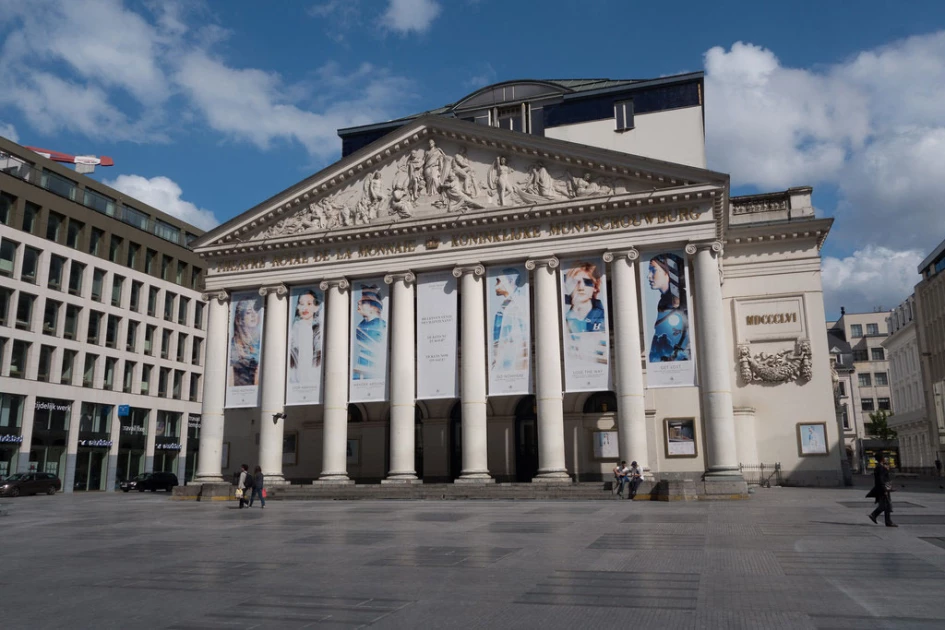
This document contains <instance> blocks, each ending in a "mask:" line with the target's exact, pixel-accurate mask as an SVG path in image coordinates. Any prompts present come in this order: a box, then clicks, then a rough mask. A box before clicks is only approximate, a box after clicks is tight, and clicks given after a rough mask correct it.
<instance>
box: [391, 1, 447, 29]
mask: <svg viewBox="0 0 945 630" xmlns="http://www.w3.org/2000/svg"><path fill="white" fill-rule="evenodd" d="M440 11H441V7H440V4H439V2H437V1H436V0H388V5H387V10H386V11H385V12H384V15H383V16H381V24H382V25H383V26H384V27H385V28H388V29H390V30H392V31H394V32H396V33H399V34H401V35H408V34H410V33H411V32H414V33H424V32H426V31H427V29H429V28H430V25H431V24H433V20H435V19H436V18H437V16H438V15H439V14H440Z"/></svg>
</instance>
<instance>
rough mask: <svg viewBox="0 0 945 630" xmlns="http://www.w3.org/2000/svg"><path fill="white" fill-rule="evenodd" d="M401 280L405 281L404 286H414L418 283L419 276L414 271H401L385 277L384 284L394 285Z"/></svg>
mask: <svg viewBox="0 0 945 630" xmlns="http://www.w3.org/2000/svg"><path fill="white" fill-rule="evenodd" d="M400 280H403V281H404V284H413V283H414V282H416V281H417V276H416V275H415V274H414V272H412V271H399V272H397V273H389V274H387V275H385V276H384V284H394V283H395V282H398V281H400Z"/></svg>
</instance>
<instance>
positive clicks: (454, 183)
mask: <svg viewBox="0 0 945 630" xmlns="http://www.w3.org/2000/svg"><path fill="white" fill-rule="evenodd" d="M440 192H441V193H442V194H443V197H444V198H445V200H446V211H447V212H453V211H455V210H466V209H469V208H476V209H478V208H484V207H485V206H484V205H483V204H481V203H479V202H478V201H476V200H475V199H473V198H472V197H470V196H469V195H467V194H466V192H465V191H464V190H463V185H462V183H461V182H460V180H459V178H458V177H456V173H455V172H450V173H447V175H446V181H445V182H443V185H442V186H440Z"/></svg>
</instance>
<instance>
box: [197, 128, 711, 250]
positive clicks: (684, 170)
mask: <svg viewBox="0 0 945 630" xmlns="http://www.w3.org/2000/svg"><path fill="white" fill-rule="evenodd" d="M726 184H727V176H725V175H721V174H719V173H714V172H712V171H707V170H704V169H698V168H694V167H690V166H685V165H680V164H672V163H669V162H662V161H659V160H652V159H648V158H642V157H638V156H633V155H627V154H623V153H618V152H614V151H607V150H603V149H596V148H594V147H589V146H585V145H580V144H575V143H571V142H565V141H561V140H554V139H549V138H543V137H538V136H532V135H528V134H522V133H516V132H512V131H507V130H502V129H495V128H492V127H485V126H483V125H477V124H474V123H469V122H464V121H459V120H455V119H446V118H441V117H424V118H420V119H417V120H416V121H413V122H412V123H409V124H408V125H405V126H404V127H402V128H400V129H398V130H397V131H395V132H392V133H390V134H388V135H387V136H385V137H384V138H381V139H380V140H377V141H376V142H374V143H372V144H371V145H369V146H367V147H365V148H363V149H361V150H360V151H358V152H356V153H354V154H352V155H350V156H348V157H347V158H345V159H343V160H341V161H339V162H336V163H335V164H333V165H331V166H329V167H327V168H326V169H324V170H322V171H321V172H319V173H317V174H315V175H313V176H312V177H310V178H308V179H306V180H305V181H303V182H300V183H299V184H297V185H296V186H293V187H292V188H291V189H288V190H286V191H283V192H282V193H280V194H278V195H276V196H274V197H273V198H271V199H269V200H268V201H266V202H264V203H262V204H260V205H258V206H256V207H255V208H253V209H251V210H248V211H247V212H245V213H243V214H242V215H240V216H238V217H236V218H234V219H232V220H231V221H229V222H227V223H225V224H224V225H221V226H220V227H218V228H216V229H215V230H213V231H211V232H209V233H207V234H205V235H204V236H203V237H201V238H200V239H199V241H197V242H196V243H195V244H194V248H195V249H196V250H197V251H198V252H199V251H205V250H207V249H212V248H214V247H215V246H222V245H226V244H233V243H247V242H254V243H260V244H265V243H268V242H279V241H283V240H286V239H293V238H297V237H303V236H304V237H309V236H320V235H323V234H326V233H328V232H332V233H335V232H337V231H339V230H358V229H359V228H363V229H366V230H372V229H377V228H379V227H387V226H390V225H391V224H393V223H403V222H409V221H422V220H424V219H427V218H433V217H440V216H449V215H458V214H468V213H477V214H478V213H484V212H489V211H497V212H498V211H504V210H510V209H515V208H522V207H535V206H541V205H543V204H561V203H568V202H569V201H571V202H575V203H577V202H581V203H583V202H587V201H588V200H591V199H613V198H616V197H621V196H625V195H633V194H639V193H645V192H649V193H652V192H658V191H667V190H670V189H676V188H679V189H685V188H687V187H694V186H704V185H711V186H725V185H726Z"/></svg>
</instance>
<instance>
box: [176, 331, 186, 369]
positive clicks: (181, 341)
mask: <svg viewBox="0 0 945 630" xmlns="http://www.w3.org/2000/svg"><path fill="white" fill-rule="evenodd" d="M186 348H187V335H185V334H184V333H181V334H179V335H177V362H178V363H183V362H184V351H185V349H186Z"/></svg>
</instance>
